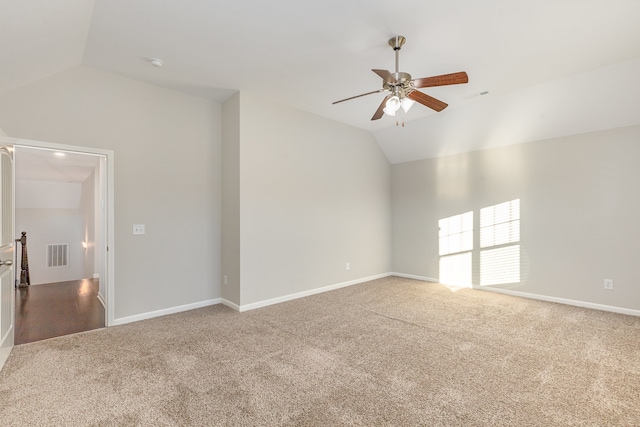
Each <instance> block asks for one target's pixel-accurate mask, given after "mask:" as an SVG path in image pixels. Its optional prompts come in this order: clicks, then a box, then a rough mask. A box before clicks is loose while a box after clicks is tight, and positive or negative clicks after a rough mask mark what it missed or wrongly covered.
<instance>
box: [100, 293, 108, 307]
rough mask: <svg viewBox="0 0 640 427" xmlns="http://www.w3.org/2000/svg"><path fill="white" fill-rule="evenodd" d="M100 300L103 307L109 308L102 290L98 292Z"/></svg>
mask: <svg viewBox="0 0 640 427" xmlns="http://www.w3.org/2000/svg"><path fill="white" fill-rule="evenodd" d="M98 301H100V304H102V308H104V309H105V310H106V309H107V304H105V302H104V297H103V296H102V294H101V293H100V292H98Z"/></svg>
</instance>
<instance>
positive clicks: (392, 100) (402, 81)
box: [333, 36, 469, 120]
mask: <svg viewBox="0 0 640 427" xmlns="http://www.w3.org/2000/svg"><path fill="white" fill-rule="evenodd" d="M405 41H406V39H405V38H404V37H403V36H395V37H392V38H391V39H389V46H391V47H392V48H393V50H394V51H395V52H396V72H395V73H391V72H389V71H387V70H371V71H373V72H374V73H376V74H377V75H379V76H380V77H382V89H378V90H374V91H373V92H368V93H363V94H362V95H356V96H352V97H350V98H345V99H341V100H340V101H336V102H334V103H333V104H338V103H340V102H344V101H349V100H351V99H355V98H360V97H361V96H367V95H371V94H374V93H380V92H390V93H389V94H388V95H387V96H386V97H385V98H384V99H383V100H382V103H381V104H380V106H379V107H378V110H376V112H375V114H374V115H373V117H371V120H378V119H379V118H381V117H382V116H383V115H384V114H387V115H390V116H395V114H396V111H398V110H399V109H400V108H401V107H402V109H403V110H404V111H405V112H407V111H409V108H411V106H412V105H413V103H414V101H415V102H419V103H420V104H422V105H424V106H427V107H429V108H431V109H432V110H435V111H442V110H444V109H445V108H447V104H446V103H444V102H442V101H440V100H438V99H436V98H433V97H431V96H429V95H427V94H426V93H423V92H420V91H419V90H418V89H420V88H423V87H434V86H447V85H457V84H461V83H467V82H469V77H468V76H467V73H465V72H464V71H462V72H459V73H452V74H442V75H439V76H432V77H423V78H421V79H412V78H411V74H409V73H402V72H400V71H398V62H399V57H400V49H402V46H403V45H404V43H405Z"/></svg>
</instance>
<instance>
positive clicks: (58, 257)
mask: <svg viewBox="0 0 640 427" xmlns="http://www.w3.org/2000/svg"><path fill="white" fill-rule="evenodd" d="M68 266H69V244H68V243H55V244H49V245H47V267H48V268H50V267H68Z"/></svg>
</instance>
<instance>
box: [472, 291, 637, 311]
mask: <svg viewBox="0 0 640 427" xmlns="http://www.w3.org/2000/svg"><path fill="white" fill-rule="evenodd" d="M473 289H478V290H482V291H489V292H497V293H499V294H505V295H511V296H515V297H522V298H529V299H537V300H540V301H547V302H555V303H558V304H566V305H573V306H576V307H583V308H592V309H594V310H602V311H610V312H612V313H620V314H628V315H630V316H640V310H634V309H631V308H623V307H615V306H612V305H604V304H596V303H593V302H586V301H578V300H573V299H567V298H558V297H551V296H547V295H539V294H531V293H528V292H520V291H512V290H510V289H501V288H491V287H488V286H478V285H473Z"/></svg>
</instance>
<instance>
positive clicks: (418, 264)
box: [391, 126, 640, 309]
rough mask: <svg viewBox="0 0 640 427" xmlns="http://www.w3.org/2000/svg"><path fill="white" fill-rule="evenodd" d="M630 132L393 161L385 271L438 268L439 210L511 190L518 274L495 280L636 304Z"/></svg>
mask: <svg viewBox="0 0 640 427" xmlns="http://www.w3.org/2000/svg"><path fill="white" fill-rule="evenodd" d="M638 140H640V126H634V127H627V128H619V129H614V130H609V131H603V132H594V133H588V134H582V135H575V136H570V137H564V138H557V139H552V140H546V141H539V142H532V143H526V144H518V145H513V146H508V147H503V148H496V149H490V150H483V151H477V152H470V153H465V154H459V155H454V156H448V157H442V158H435V159H428V160H422V161H415V162H408V163H401V164H396V165H393V166H392V174H391V177H392V178H391V180H392V206H393V215H392V218H393V220H392V223H393V225H392V229H393V245H392V248H393V251H392V252H393V261H392V264H393V267H392V268H393V271H395V272H399V273H405V274H412V275H417V276H424V277H433V278H438V277H439V271H438V259H439V255H438V220H439V219H441V218H446V217H449V216H452V215H456V214H460V213H463V212H467V211H470V210H473V211H474V214H475V215H477V213H478V211H479V210H480V209H481V208H483V207H486V206H491V205H494V204H497V203H501V202H505V201H509V200H512V199H516V198H519V199H520V203H521V242H520V244H521V247H522V258H521V268H522V270H521V271H522V280H521V282H520V283H517V284H511V285H505V286H502V287H503V288H510V289H511V290H515V291H521V292H527V293H532V294H538V295H544V296H551V297H557V298H565V299H572V300H577V301H583V302H590V303H596V304H603V305H610V306H615V307H621V308H629V309H640V287H638V283H640V270H639V269H638V268H637V256H638V254H639V253H640V227H638V224H637V221H638V218H640V195H639V193H638V182H640V168H638V166H637V162H638V159H639V158H640V144H638ZM476 251H477V246H476ZM605 278H608V279H613V280H614V281H615V282H614V283H615V286H614V290H605V289H604V287H603V280H604V279H605ZM499 287H500V286H499Z"/></svg>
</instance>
